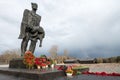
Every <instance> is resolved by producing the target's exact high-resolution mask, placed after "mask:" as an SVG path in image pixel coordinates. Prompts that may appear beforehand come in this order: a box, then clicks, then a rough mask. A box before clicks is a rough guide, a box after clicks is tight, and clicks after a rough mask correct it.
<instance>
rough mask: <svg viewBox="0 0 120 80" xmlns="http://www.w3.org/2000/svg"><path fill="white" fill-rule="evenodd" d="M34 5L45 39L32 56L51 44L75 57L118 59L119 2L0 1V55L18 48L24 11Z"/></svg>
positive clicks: (62, 0)
mask: <svg viewBox="0 0 120 80" xmlns="http://www.w3.org/2000/svg"><path fill="white" fill-rule="evenodd" d="M31 2H36V3H37V4H38V11H37V14H39V15H41V16H42V20H41V26H42V27H43V28H44V30H45V33H46V36H45V38H44V40H43V47H42V48H39V47H38V46H39V42H38V43H37V46H36V50H35V55H38V54H47V53H48V50H49V49H50V48H51V46H53V45H57V46H58V48H59V49H58V53H59V54H61V53H62V52H63V50H64V49H67V50H68V51H69V54H71V55H74V56H77V57H90V58H91V57H111V56H117V55H119V56H120V0H1V1H0V53H2V52H3V51H5V50H9V49H16V48H20V45H21V40H20V39H18V36H19V33H20V24H21V20H22V15H23V11H24V9H29V10H31Z"/></svg>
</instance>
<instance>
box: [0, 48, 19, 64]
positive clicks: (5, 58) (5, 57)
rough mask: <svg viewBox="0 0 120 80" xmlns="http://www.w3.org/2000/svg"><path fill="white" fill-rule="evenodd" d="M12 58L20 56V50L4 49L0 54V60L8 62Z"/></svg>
mask: <svg viewBox="0 0 120 80" xmlns="http://www.w3.org/2000/svg"><path fill="white" fill-rule="evenodd" d="M13 58H20V50H19V49H13V50H6V51H4V52H3V53H2V54H1V55H0V62H2V63H9V61H10V60H11V59H13Z"/></svg>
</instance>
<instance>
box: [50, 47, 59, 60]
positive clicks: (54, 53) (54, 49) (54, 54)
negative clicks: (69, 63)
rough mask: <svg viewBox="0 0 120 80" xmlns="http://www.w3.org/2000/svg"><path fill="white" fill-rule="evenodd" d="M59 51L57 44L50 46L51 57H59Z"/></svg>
mask: <svg viewBox="0 0 120 80" xmlns="http://www.w3.org/2000/svg"><path fill="white" fill-rule="evenodd" d="M57 51H58V46H57V45H53V46H52V47H51V48H50V50H49V53H50V56H51V58H53V59H55V58H56V57H57Z"/></svg>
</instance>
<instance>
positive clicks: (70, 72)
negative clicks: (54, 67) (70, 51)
mask: <svg viewBox="0 0 120 80" xmlns="http://www.w3.org/2000/svg"><path fill="white" fill-rule="evenodd" d="M65 72H66V75H67V76H68V77H71V76H72V75H73V70H72V68H71V67H70V66H68V68H67V70H66V71H65Z"/></svg>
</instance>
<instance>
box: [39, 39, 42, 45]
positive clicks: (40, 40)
mask: <svg viewBox="0 0 120 80" xmlns="http://www.w3.org/2000/svg"><path fill="white" fill-rule="evenodd" d="M39 47H42V39H40V45H39Z"/></svg>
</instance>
